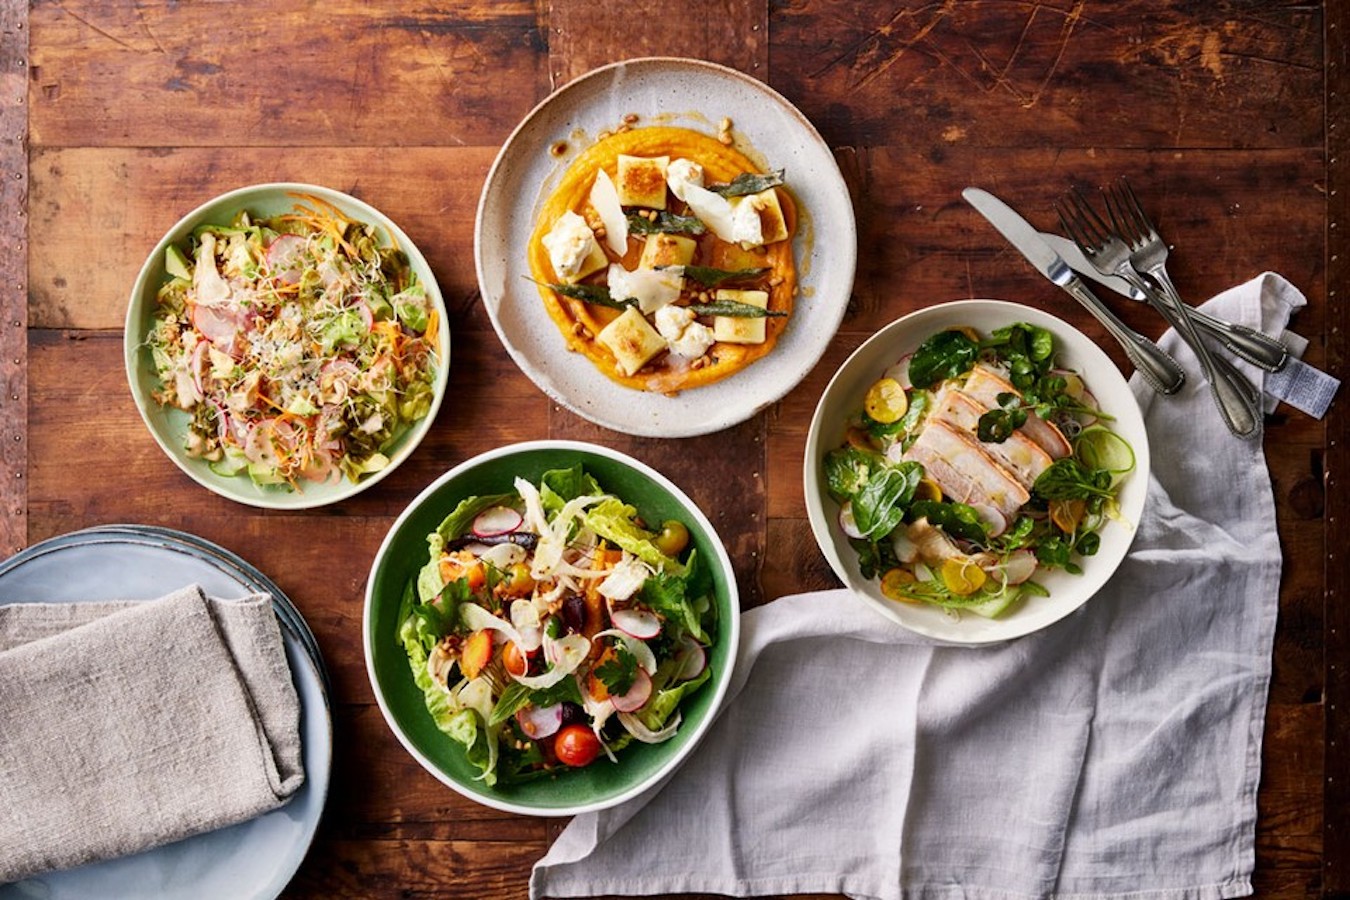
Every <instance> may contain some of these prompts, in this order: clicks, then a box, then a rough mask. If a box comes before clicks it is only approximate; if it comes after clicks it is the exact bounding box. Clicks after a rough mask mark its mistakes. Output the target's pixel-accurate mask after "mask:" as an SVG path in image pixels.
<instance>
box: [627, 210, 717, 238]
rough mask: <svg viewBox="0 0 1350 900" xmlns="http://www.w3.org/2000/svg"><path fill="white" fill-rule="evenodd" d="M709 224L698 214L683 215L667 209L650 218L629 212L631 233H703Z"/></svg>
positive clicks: (629, 229)
mask: <svg viewBox="0 0 1350 900" xmlns="http://www.w3.org/2000/svg"><path fill="white" fill-rule="evenodd" d="M707 230H708V226H706V225H704V224H703V220H701V219H699V218H698V217H697V216H681V215H677V214H675V213H669V212H665V211H661V212H658V213H657V214H656V218H655V219H654V220H653V219H649V218H647V217H646V216H640V215H638V214H637V213H629V214H628V233H629V234H703V233H704V232H705V231H707Z"/></svg>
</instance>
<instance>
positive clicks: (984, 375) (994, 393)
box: [961, 365, 1073, 460]
mask: <svg viewBox="0 0 1350 900" xmlns="http://www.w3.org/2000/svg"><path fill="white" fill-rule="evenodd" d="M961 390H962V391H964V392H965V393H966V394H967V395H969V396H970V397H971V398H972V399H973V400H975V401H976V402H977V403H981V404H983V405H985V406H987V407H989V408H990V409H993V408H994V407H996V406H998V395H999V394H1018V395H1020V394H1021V392H1020V391H1018V390H1017V388H1015V387H1013V386H1012V382H1010V381H1008V379H1006V378H1004V377H1003V375H1002V374H1001V373H1000V372H997V371H995V370H994V369H991V368H989V367H988V366H983V365H977V366H976V367H975V368H974V369H973V370H972V371H971V373H970V377H969V378H967V379H966V383H965V385H963V386H962V388H961ZM1020 430H1021V431H1022V432H1023V433H1024V434H1026V436H1027V437H1029V438H1031V439H1032V440H1033V441H1035V442H1036V443H1037V444H1038V445H1040V447H1041V449H1042V450H1044V451H1045V452H1046V453H1048V454H1049V455H1050V458H1051V459H1052V460H1053V459H1061V458H1063V457H1065V456H1068V455H1069V454H1070V453H1071V452H1073V447H1071V446H1070V445H1069V440H1068V438H1066V437H1064V434H1063V432H1061V431H1060V430H1059V429H1058V428H1056V427H1055V426H1054V425H1052V424H1050V423H1049V422H1047V421H1045V420H1044V419H1042V418H1041V417H1039V416H1037V415H1036V414H1035V413H1033V412H1029V413H1028V414H1027V421H1026V424H1025V425H1023V426H1022V428H1021V429H1020Z"/></svg>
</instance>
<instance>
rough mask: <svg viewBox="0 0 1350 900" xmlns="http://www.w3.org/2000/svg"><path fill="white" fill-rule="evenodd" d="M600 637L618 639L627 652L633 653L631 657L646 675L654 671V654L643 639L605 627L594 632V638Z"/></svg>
mask: <svg viewBox="0 0 1350 900" xmlns="http://www.w3.org/2000/svg"><path fill="white" fill-rule="evenodd" d="M602 637H612V638H616V639H618V640H619V641H620V642H621V643H622V644H623V645H624V647H625V648H627V650H628V652H629V653H631V654H633V658H634V659H636V660H637V664H638V665H639V666H641V667H642V668H643V669H644V670H645V671H646V673H647V674H648V675H650V674H652V673H653V672H655V671H656V654H655V653H653V652H652V648H651V647H648V646H647V643H646V642H645V641H641V640H639V639H637V638H635V637H633V636H632V635H631V634H627V633H626V632H623V631H620V630H619V629H617V628H606V629H605V630H604V631H597V632H596V633H595V640H597V641H598V640H600V638H602Z"/></svg>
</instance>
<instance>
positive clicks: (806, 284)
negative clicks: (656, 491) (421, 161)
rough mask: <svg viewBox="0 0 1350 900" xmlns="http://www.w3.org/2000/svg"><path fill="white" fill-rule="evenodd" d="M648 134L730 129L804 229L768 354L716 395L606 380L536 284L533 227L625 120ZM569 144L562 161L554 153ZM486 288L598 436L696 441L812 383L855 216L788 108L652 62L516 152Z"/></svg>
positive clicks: (811, 132) (508, 157) (694, 69)
mask: <svg viewBox="0 0 1350 900" xmlns="http://www.w3.org/2000/svg"><path fill="white" fill-rule="evenodd" d="M630 113H632V114H636V115H637V116H638V117H639V127H640V126H641V125H642V124H656V123H659V124H663V125H676V126H680V127H684V128H693V129H696V130H699V131H703V132H706V133H708V134H716V133H717V125H718V123H719V122H720V121H721V119H722V118H723V117H726V118H730V119H731V121H732V123H733V134H734V136H735V138H736V141H737V147H738V149H740V150H742V151H743V152H745V153H746V154H747V155H748V156H749V157H750V158H751V159H754V160H756V161H757V162H761V163H762V164H764V165H765V166H766V167H773V168H783V169H786V170H787V174H786V182H787V186H788V188H789V190H791V191H792V194H793V196H794V197H795V199H796V200H797V201H798V206H799V208H800V211H801V224H800V226H799V228H798V233H797V236H796V238H795V244H796V246H795V247H794V251H795V255H796V260H797V269H798V276H799V279H800V283H801V294H800V296H799V297H798V298H797V306H796V309H795V310H794V311H793V315H792V320H791V321H790V322H789V324H788V327H787V329H786V330H785V331H784V332H783V334H782V336H781V337H780V338H779V340H778V344H777V346H775V347H774V349H773V352H771V353H769V354H768V355H766V356H765V357H764V358H763V359H760V360H757V361H756V362H755V363H753V364H752V365H750V366H748V367H747V368H746V369H744V370H743V371H741V372H737V373H736V374H735V375H732V376H731V377H729V378H726V379H724V380H722V381H720V382H717V383H716V384H712V385H709V386H707V387H701V388H695V389H693V390H688V391H682V392H680V393H679V394H678V395H676V396H674V397H667V396H665V395H662V394H655V393H648V392H643V391H636V390H633V389H631V388H625V387H622V386H620V385H618V384H616V383H614V382H613V381H611V380H609V379H608V378H606V377H605V376H604V374H602V373H601V372H600V371H599V370H598V369H596V368H595V366H594V365H592V364H591V362H590V361H589V360H588V359H586V358H585V357H584V356H582V355H581V354H578V353H570V352H568V351H567V349H566V347H565V344H564V341H563V337H562V335H561V334H559V332H558V328H557V326H556V325H554V323H553V320H552V319H550V318H549V316H548V313H547V311H546V310H545V309H544V305H543V302H542V301H541V300H540V297H539V293H538V291H537V290H536V288H535V286H534V284H533V283H531V282H530V281H529V280H528V276H529V274H530V270H529V263H528V261H527V260H526V251H525V248H526V246H527V244H528V243H529V238H530V234H531V232H532V231H533V230H534V223H535V216H536V212H537V211H538V209H539V207H540V206H541V205H542V203H543V201H544V199H545V198H546V197H547V196H548V194H549V193H550V192H551V191H552V190H553V188H554V187H555V186H556V185H557V183H558V180H559V178H560V177H561V175H562V173H563V171H564V170H566V168H567V166H568V165H569V164H570V163H571V162H572V160H573V159H574V158H575V157H576V155H577V154H578V153H579V152H580V151H581V150H583V149H585V148H586V147H587V146H589V145H590V144H591V143H593V142H594V141H595V139H596V136H597V135H598V134H599V133H600V132H601V131H605V130H607V129H610V130H612V129H614V128H615V127H617V126H618V125H619V124H620V123H621V122H622V120H623V117H624V116H626V115H628V114H630ZM559 142H562V143H563V144H565V145H566V147H567V150H566V152H564V153H562V154H561V155H554V154H553V153H552V152H550V148H551V147H553V146H554V145H555V144H558V143H559ZM474 251H475V257H476V260H477V266H478V285H479V288H480V290H481V291H482V294H483V302H484V304H485V305H486V306H487V311H488V315H489V316H490V317H491V319H492V324H493V327H495V328H496V329H497V334H498V336H499V337H500V338H501V340H502V343H503V344H504V345H505V346H506V349H507V352H509V353H510V354H511V357H512V358H513V359H514V360H515V361H516V364H517V365H519V366H520V368H521V369H522V370H523V371H524V372H525V374H527V375H528V376H529V377H530V378H531V379H533V380H534V382H535V384H537V385H538V386H539V387H540V389H541V390H543V391H544V392H545V393H547V394H548V395H549V396H550V397H552V398H553V399H554V400H556V401H557V402H558V403H560V404H562V405H563V406H564V407H566V408H567V409H570V410H571V411H572V412H575V413H576V414H577V415H579V416H582V417H583V418H586V419H589V420H590V421H592V422H594V423H596V424H597V425H602V426H604V427H606V428H610V429H613V430H615V431H622V432H625V433H628V434H635V435H641V436H644V437H689V436H692V435H698V434H708V433H711V432H715V431H721V430H722V429H724V428H729V427H730V426H732V425H735V424H737V423H739V422H743V421H745V420H746V419H748V418H750V417H751V416H753V415H754V414H755V413H757V412H759V411H760V410H761V409H763V408H764V407H766V406H768V405H769V404H770V403H773V402H774V401H776V400H778V399H779V398H781V397H782V396H783V395H784V394H786V393H787V392H788V391H790V390H792V388H793V387H795V386H796V385H797V384H798V383H799V382H800V381H801V380H802V379H803V378H805V377H806V375H807V373H808V372H810V371H811V369H812V367H814V366H815V364H816V362H817V361H819V359H820V357H821V354H823V353H824V352H825V348H826V346H827V345H828V344H829V342H830V340H831V338H833V337H834V333H835V331H836V330H837V329H838V327H839V322H840V320H841V319H842V318H843V315H844V309H845V307H846V306H847V304H848V298H849V292H850V291H851V290H852V287H853V273H854V267H855V265H856V262H857V238H856V229H855V225H854V219H853V204H852V201H851V199H850V198H849V193H848V188H847V186H846V185H845V184H844V179H843V176H842V175H841V174H840V172H839V167H838V166H837V165H836V164H835V161H834V154H833V153H831V151H830V148H829V146H828V145H827V144H826V143H825V141H824V140H822V139H821V137H820V135H819V134H818V133H817V132H816V130H815V128H814V127H813V126H812V125H811V123H810V122H809V121H807V119H806V117H805V116H803V115H802V114H801V112H799V111H798V110H797V109H796V108H795V107H794V106H793V105H792V104H791V103H789V102H788V101H787V100H786V99H784V98H783V97H782V96H781V95H780V94H778V93H776V92H775V91H773V90H772V89H771V88H769V87H767V86H766V85H764V84H763V83H761V82H759V81H757V80H755V79H754V78H751V77H750V76H748V75H745V74H742V73H741V72H737V71H736V70H734V69H729V68H725V67H723V66H718V65H714V64H712V63H707V62H701V61H698V60H690V59H672V58H647V59H634V60H628V61H626V62H620V63H615V64H613V65H609V66H605V67H603V68H600V69H596V70H594V71H592V72H589V73H587V74H586V75H583V76H581V77H580V78H578V79H576V80H575V81H573V82H571V83H570V84H567V85H565V86H564V87H562V88H561V89H559V90H558V91H556V92H555V93H553V94H552V95H551V96H549V97H548V98H547V99H546V100H544V102H543V103H541V104H539V106H537V107H536V108H535V109H534V110H533V111H532V112H531V113H530V114H529V115H528V116H526V117H525V120H524V121H523V122H521V123H520V125H519V126H518V127H517V128H516V130H515V132H513V133H512V135H511V136H510V138H508V139H507V141H506V144H505V145H504V146H503V147H502V150H501V153H499V154H498V156H497V160H496V162H495V163H494V164H493V166H492V170H491V171H490V172H489V173H488V177H487V182H486V184H485V185H484V186H483V195H482V197H481V199H480V200H479V204H478V220H477V224H476V228H475V230H474Z"/></svg>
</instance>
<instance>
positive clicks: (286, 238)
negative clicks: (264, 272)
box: [267, 234, 305, 284]
mask: <svg viewBox="0 0 1350 900" xmlns="http://www.w3.org/2000/svg"><path fill="white" fill-rule="evenodd" d="M304 248H305V239H304V238H302V237H301V236H300V235H298V234H283V235H280V236H278V237H277V239H276V240H274V241H273V242H272V243H270V244H268V245H267V267H268V268H269V269H271V271H272V274H274V275H276V277H277V279H278V280H280V281H281V282H282V283H283V284H296V283H298V282H299V281H300V266H299V265H298V261H299V259H300V253H301V251H302V250H304Z"/></svg>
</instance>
